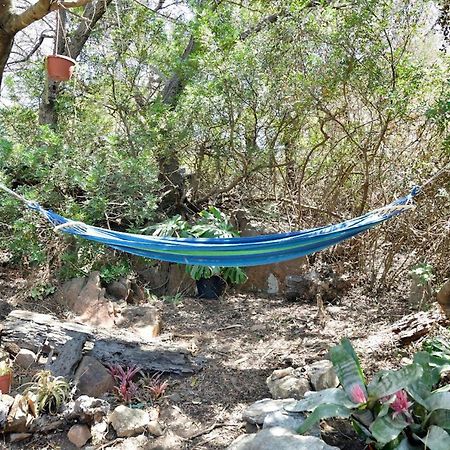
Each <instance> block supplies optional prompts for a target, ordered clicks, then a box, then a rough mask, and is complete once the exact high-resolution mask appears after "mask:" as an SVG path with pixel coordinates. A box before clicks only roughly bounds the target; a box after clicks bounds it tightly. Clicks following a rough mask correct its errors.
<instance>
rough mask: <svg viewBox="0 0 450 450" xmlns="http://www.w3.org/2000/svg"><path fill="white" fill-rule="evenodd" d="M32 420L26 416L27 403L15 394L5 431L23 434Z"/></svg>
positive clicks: (21, 396)
mask: <svg viewBox="0 0 450 450" xmlns="http://www.w3.org/2000/svg"><path fill="white" fill-rule="evenodd" d="M32 419H33V417H32V416H30V415H29V414H28V402H27V400H26V399H25V397H24V396H23V395H20V394H17V395H16V397H15V398H14V402H13V404H12V406H11V409H10V410H9V414H8V417H7V419H6V426H5V431H7V432H8V433H24V432H25V431H26V430H27V425H28V424H29V422H30V421H31V420H32Z"/></svg>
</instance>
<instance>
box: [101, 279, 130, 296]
mask: <svg viewBox="0 0 450 450" xmlns="http://www.w3.org/2000/svg"><path fill="white" fill-rule="evenodd" d="M130 285H131V283H130V280H127V279H125V278H122V279H120V280H119V281H112V282H111V283H109V284H108V285H107V286H106V292H107V293H108V294H109V295H112V296H113V297H115V298H117V300H126V299H127V298H128V296H129V295H130V287H131V286H130Z"/></svg>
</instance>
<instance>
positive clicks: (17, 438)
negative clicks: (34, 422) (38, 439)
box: [9, 433, 33, 444]
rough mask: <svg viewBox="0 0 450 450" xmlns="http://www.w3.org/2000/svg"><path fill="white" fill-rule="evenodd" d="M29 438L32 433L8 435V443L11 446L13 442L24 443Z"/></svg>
mask: <svg viewBox="0 0 450 450" xmlns="http://www.w3.org/2000/svg"><path fill="white" fill-rule="evenodd" d="M31 436H33V434H32V433H11V434H10V435H9V442H10V443H11V444H13V443H14V442H21V441H25V440H26V439H29V438H30V437H31Z"/></svg>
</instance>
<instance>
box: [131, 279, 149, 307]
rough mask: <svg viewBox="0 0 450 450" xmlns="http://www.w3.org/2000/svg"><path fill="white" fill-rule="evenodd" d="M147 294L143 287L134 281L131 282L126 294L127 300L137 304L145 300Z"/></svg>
mask: <svg viewBox="0 0 450 450" xmlns="http://www.w3.org/2000/svg"><path fill="white" fill-rule="evenodd" d="M146 298H147V295H146V294H145V291H144V289H142V288H141V286H139V285H138V284H137V283H136V281H132V282H131V291H130V294H129V295H128V298H127V302H128V303H132V304H139V303H143V302H145V300H146Z"/></svg>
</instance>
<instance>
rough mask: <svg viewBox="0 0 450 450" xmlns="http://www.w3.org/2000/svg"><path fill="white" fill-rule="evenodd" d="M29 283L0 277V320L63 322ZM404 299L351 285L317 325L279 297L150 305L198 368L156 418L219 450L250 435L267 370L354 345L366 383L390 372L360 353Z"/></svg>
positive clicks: (307, 308) (176, 382)
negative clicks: (31, 316)
mask: <svg viewBox="0 0 450 450" xmlns="http://www.w3.org/2000/svg"><path fill="white" fill-rule="evenodd" d="M36 278H37V276H36V277H28V276H27V274H21V273H18V272H11V271H6V270H3V272H2V270H1V268H0V319H1V318H3V317H5V315H6V314H7V313H8V312H9V310H10V309H11V308H22V309H30V310H33V311H39V312H46V313H48V312H49V310H51V312H52V313H54V314H55V313H56V314H57V315H58V316H60V317H65V316H66V313H65V311H64V310H62V309H61V308H60V306H59V305H52V304H49V301H48V300H47V299H44V300H32V299H30V297H29V294H28V293H29V291H30V287H31V286H32V285H33V283H35V280H36ZM406 298H407V296H406V295H405V293H404V292H401V291H398V292H395V291H390V292H389V293H387V294H385V295H373V294H368V293H365V292H364V290H363V287H362V285H359V286H354V287H353V288H352V289H351V290H350V291H349V292H347V293H346V294H345V296H344V297H343V298H341V299H340V300H337V301H335V302H334V303H332V304H326V318H325V319H324V320H322V319H319V318H318V317H317V307H316V305H315V304H313V303H290V302H287V301H286V300H285V299H284V298H281V297H267V296H262V295H241V294H237V293H229V294H227V295H226V296H225V297H224V298H222V299H220V300H203V299H202V300H200V299H196V298H184V299H181V300H180V299H179V298H177V297H173V298H166V299H165V300H164V301H163V300H156V301H154V303H155V305H156V306H157V307H158V309H159V310H160V313H161V317H162V323H163V329H162V337H161V338H163V339H168V340H172V341H174V342H176V343H178V344H181V345H184V346H186V347H187V348H188V349H189V350H190V351H192V352H193V353H194V354H195V355H197V356H198V357H200V358H202V359H203V369H202V370H201V371H200V372H198V373H197V374H195V375H193V376H189V377H179V376H173V375H171V376H167V377H166V378H167V379H168V384H169V387H168V389H167V391H166V393H165V395H164V396H163V397H162V399H160V400H159V407H160V414H161V415H160V418H161V420H162V421H163V422H165V423H166V424H167V425H168V426H169V428H170V429H171V430H172V432H174V433H175V434H176V435H178V436H180V437H181V438H182V440H180V442H181V443H180V447H179V448H180V450H182V449H185V450H187V449H189V450H194V449H196V450H201V449H205V450H206V449H210V450H218V449H225V448H227V446H228V445H229V444H230V443H231V442H232V441H233V440H234V439H235V438H236V437H238V436H239V435H240V434H242V433H244V432H246V431H247V432H252V431H255V429H252V428H251V427H249V426H248V425H246V424H245V423H244V422H243V421H242V418H241V417H242V412H243V410H244V409H245V408H246V407H247V406H248V405H250V404H251V403H253V402H255V401H256V400H260V399H262V398H267V397H270V393H269V391H268V389H267V386H266V378H267V377H268V376H269V375H270V374H271V373H272V371H273V370H275V369H280V368H283V367H287V366H294V367H303V366H304V365H305V364H308V363H310V362H313V361H316V360H319V359H324V358H326V355H327V351H328V348H329V347H330V345H332V344H334V343H337V342H338V341H339V340H340V339H341V338H342V337H348V338H350V339H351V341H352V342H353V343H354V344H355V347H356V348H357V350H359V353H360V355H361V359H362V364H363V367H364V368H365V369H366V370H367V372H368V373H369V374H370V373H371V372H373V371H375V370H379V369H380V368H390V367H394V366H396V365H398V364H399V362H400V359H401V356H402V355H399V354H398V353H393V352H392V349H390V350H389V351H386V352H383V353H378V354H377V353H375V354H374V353H373V352H370V351H368V349H367V348H366V346H367V342H368V340H367V337H368V336H370V335H372V334H374V335H375V334H377V333H378V334H379V333H380V331H381V332H382V330H383V329H384V328H386V329H387V328H388V326H389V324H392V323H393V322H395V321H396V320H398V319H399V318H401V317H402V316H403V315H405V314H407V313H409V312H410V308H409V306H408V303H407V300H406ZM322 431H323V438H324V439H325V440H326V441H327V442H328V443H330V444H332V445H337V446H339V447H340V448H341V449H343V450H347V449H348V450H350V449H352V450H358V449H363V448H364V445H363V444H362V443H361V442H360V441H359V440H358V439H357V438H356V436H355V435H354V433H353V432H352V430H351V428H349V426H348V425H347V424H346V423H345V422H343V421H329V422H327V423H324V424H322ZM21 445H22V446H21ZM0 448H1V444H0ZM14 448H17V449H19V448H23V449H25V448H26V449H31V448H36V449H37V448H39V449H44V448H61V449H69V450H70V449H72V448H74V447H73V446H72V445H71V444H70V443H69V442H68V441H67V440H66V439H65V433H57V434H56V435H52V436H47V437H46V438H45V439H44V438H38V437H36V438H35V439H34V440H33V441H25V443H23V444H17V445H16V446H14ZM104 448H106V447H104Z"/></svg>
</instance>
